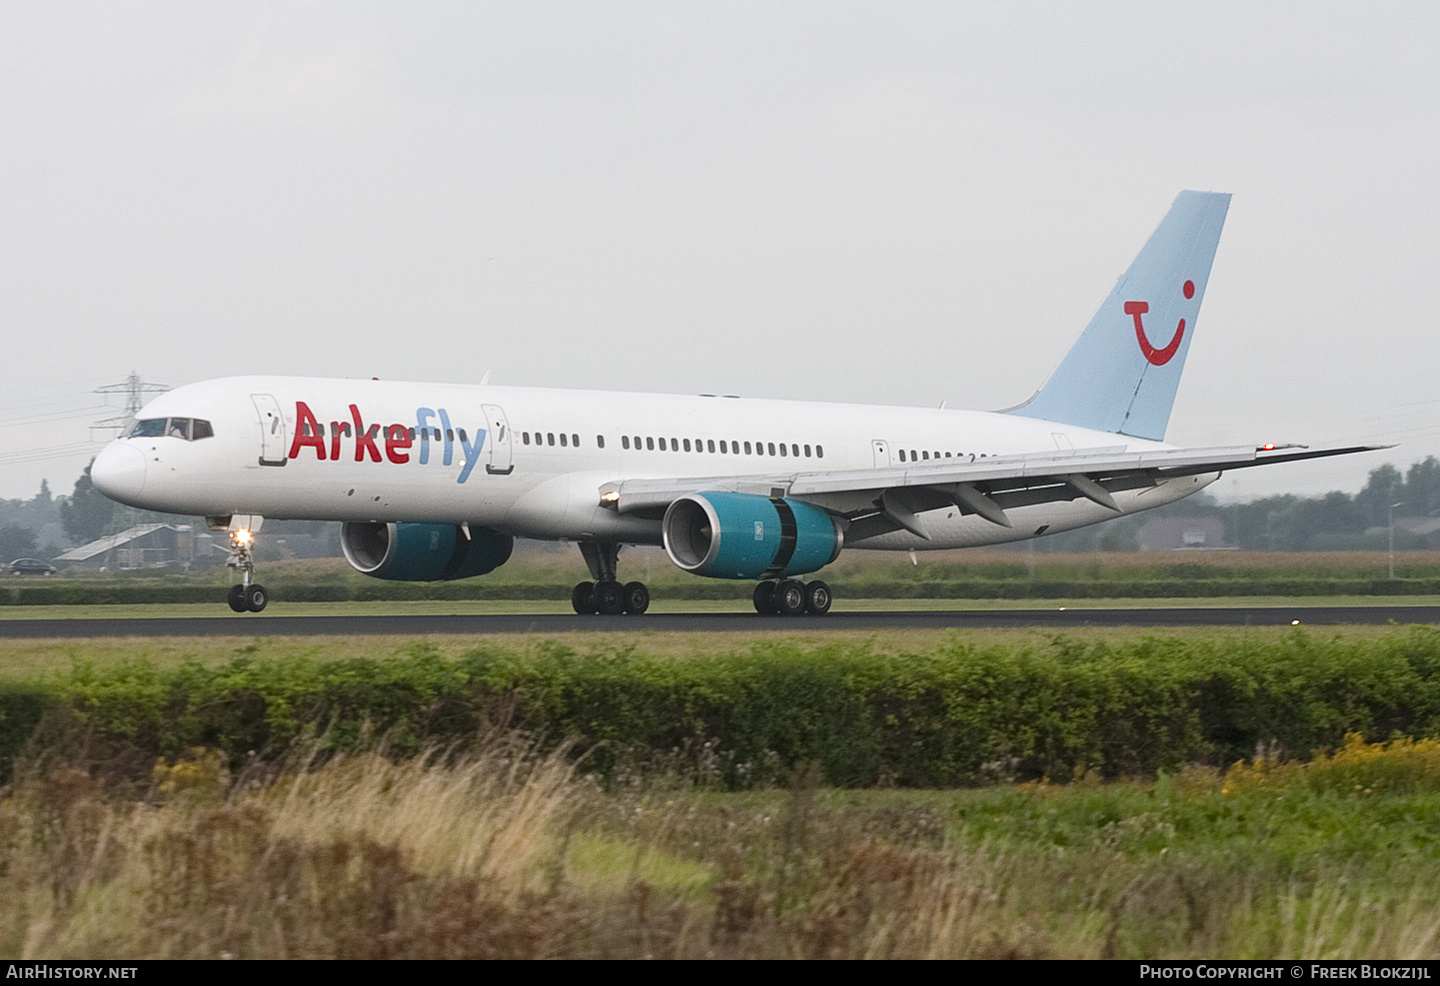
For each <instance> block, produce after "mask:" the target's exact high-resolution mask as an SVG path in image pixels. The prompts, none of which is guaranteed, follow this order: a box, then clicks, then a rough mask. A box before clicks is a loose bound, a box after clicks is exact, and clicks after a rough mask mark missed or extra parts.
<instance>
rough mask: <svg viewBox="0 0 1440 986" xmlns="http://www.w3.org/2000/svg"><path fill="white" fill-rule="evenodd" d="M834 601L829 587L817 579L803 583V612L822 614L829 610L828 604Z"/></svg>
mask: <svg viewBox="0 0 1440 986" xmlns="http://www.w3.org/2000/svg"><path fill="white" fill-rule="evenodd" d="M834 601H835V597H834V596H832V595H831V594H830V587H829V586H828V585H826V584H825V583H824V582H821V581H820V580H819V579H816V580H815V581H814V582H809V583H807V584H806V585H805V612H807V613H813V614H814V615H816V616H824V615H825V614H826V613H828V612H830V604H831V603H832V602H834Z"/></svg>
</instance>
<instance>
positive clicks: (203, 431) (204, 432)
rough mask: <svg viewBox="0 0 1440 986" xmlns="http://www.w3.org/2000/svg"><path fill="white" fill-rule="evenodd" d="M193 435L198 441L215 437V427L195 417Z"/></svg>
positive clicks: (322, 429)
mask: <svg viewBox="0 0 1440 986" xmlns="http://www.w3.org/2000/svg"><path fill="white" fill-rule="evenodd" d="M320 433H321V434H322V435H323V434H324V433H325V431H324V428H323V426H322V428H321V431H320ZM191 437H192V438H193V439H194V440H195V441H197V442H198V441H199V440H200V439H202V438H214V437H215V429H213V428H211V427H210V422H208V421H204V420H202V419H200V418H196V419H195V431H194V433H193V434H192V435H191Z"/></svg>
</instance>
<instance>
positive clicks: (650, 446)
mask: <svg viewBox="0 0 1440 986" xmlns="http://www.w3.org/2000/svg"><path fill="white" fill-rule="evenodd" d="M645 449H646V451H648V452H653V451H655V439H653V438H646V439H645Z"/></svg>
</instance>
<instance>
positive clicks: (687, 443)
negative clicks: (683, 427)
mask: <svg viewBox="0 0 1440 986" xmlns="http://www.w3.org/2000/svg"><path fill="white" fill-rule="evenodd" d="M685 451H687V452H688V451H690V439H688V438H687V439H685Z"/></svg>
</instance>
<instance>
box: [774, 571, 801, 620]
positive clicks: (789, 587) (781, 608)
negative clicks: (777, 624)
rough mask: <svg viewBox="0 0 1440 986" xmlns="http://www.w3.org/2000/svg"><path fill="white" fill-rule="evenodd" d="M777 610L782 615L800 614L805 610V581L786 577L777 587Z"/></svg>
mask: <svg viewBox="0 0 1440 986" xmlns="http://www.w3.org/2000/svg"><path fill="white" fill-rule="evenodd" d="M775 612H777V613H779V614H780V615H781V616H799V615H800V614H801V613H803V612H805V583H803V582H799V581H797V580H795V579H786V580H785V581H784V582H781V583H780V584H779V585H777V586H776V587H775Z"/></svg>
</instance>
